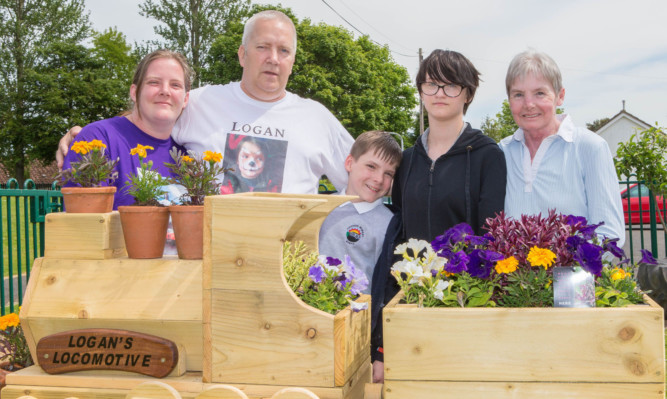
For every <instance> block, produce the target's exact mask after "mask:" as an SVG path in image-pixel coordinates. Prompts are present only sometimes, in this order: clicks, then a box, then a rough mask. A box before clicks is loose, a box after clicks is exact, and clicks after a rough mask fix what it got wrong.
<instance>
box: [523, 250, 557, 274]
mask: <svg viewBox="0 0 667 399" xmlns="http://www.w3.org/2000/svg"><path fill="white" fill-rule="evenodd" d="M526 260H527V261H528V262H529V263H530V265H531V266H533V267H538V266H542V267H543V268H545V269H548V268H549V267H551V266H553V264H554V262H555V261H556V254H555V253H553V252H551V250H550V249H549V248H538V247H532V248H531V249H530V252H528V256H527V257H526Z"/></svg>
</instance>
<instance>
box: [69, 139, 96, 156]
mask: <svg viewBox="0 0 667 399" xmlns="http://www.w3.org/2000/svg"><path fill="white" fill-rule="evenodd" d="M91 149H92V147H91V146H90V143H89V142H87V141H77V142H76V143H74V144H72V151H74V152H76V153H77V154H79V155H85V154H87V153H88V151H90V150H91Z"/></svg>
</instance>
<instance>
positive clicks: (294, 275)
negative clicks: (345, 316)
mask: <svg viewBox="0 0 667 399" xmlns="http://www.w3.org/2000/svg"><path fill="white" fill-rule="evenodd" d="M330 260H331V261H332V263H330V264H329V263H328V264H326V265H324V264H322V263H321V262H322V260H320V257H319V256H318V254H317V253H316V252H313V251H309V250H308V248H307V247H306V245H305V244H304V243H303V242H302V241H299V242H296V243H294V245H292V243H290V242H285V244H283V271H284V273H285V280H286V281H287V284H288V285H289V286H290V288H291V289H292V290H293V291H294V293H295V294H296V295H297V296H298V297H299V298H301V300H302V301H303V302H305V303H306V304H308V305H310V306H312V307H314V308H317V309H320V310H322V311H324V312H327V313H330V314H336V313H338V311H340V310H342V309H344V308H346V307H347V306H348V305H350V304H353V305H354V302H353V301H352V300H353V299H354V297H355V296H356V295H355V294H353V293H352V290H353V286H354V280H355V279H356V277H355V272H354V271H353V270H351V269H349V267H350V265H344V264H342V263H341V262H340V261H339V260H337V259H333V258H327V262H329V261H330ZM314 266H317V267H315V268H316V269H318V270H319V271H320V272H321V276H320V277H321V280H319V281H318V282H315V281H313V279H312V278H311V276H310V275H309V274H310V269H311V267H314ZM361 274H362V275H363V272H361ZM343 280H345V281H347V283H343Z"/></svg>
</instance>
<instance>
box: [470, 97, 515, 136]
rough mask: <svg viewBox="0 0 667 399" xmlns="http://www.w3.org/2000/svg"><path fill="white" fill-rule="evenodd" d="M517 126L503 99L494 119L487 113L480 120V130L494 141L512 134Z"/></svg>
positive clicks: (507, 103) (508, 106)
mask: <svg viewBox="0 0 667 399" xmlns="http://www.w3.org/2000/svg"><path fill="white" fill-rule="evenodd" d="M518 128H519V127H518V126H517V124H516V122H514V117H513V116H512V111H511V110H510V104H509V102H508V101H507V100H503V104H502V108H501V109H500V112H498V113H497V114H496V117H495V119H491V117H489V116H488V115H487V116H486V118H484V121H483V122H482V126H480V130H481V131H482V132H484V134H486V135H487V136H489V137H491V138H492V139H494V140H495V141H496V142H499V141H500V140H502V139H503V138H505V137H507V136H511V135H513V134H514V132H515V131H516V129H518Z"/></svg>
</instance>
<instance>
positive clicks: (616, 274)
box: [611, 268, 628, 280]
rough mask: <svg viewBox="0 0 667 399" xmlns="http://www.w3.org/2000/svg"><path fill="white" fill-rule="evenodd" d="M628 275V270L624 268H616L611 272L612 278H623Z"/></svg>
mask: <svg viewBox="0 0 667 399" xmlns="http://www.w3.org/2000/svg"><path fill="white" fill-rule="evenodd" d="M627 276H628V272H626V271H625V270H623V269H620V268H616V269H614V270H613V272H612V273H611V279H612V280H622V279H624V278H626V277H627Z"/></svg>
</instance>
